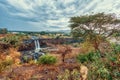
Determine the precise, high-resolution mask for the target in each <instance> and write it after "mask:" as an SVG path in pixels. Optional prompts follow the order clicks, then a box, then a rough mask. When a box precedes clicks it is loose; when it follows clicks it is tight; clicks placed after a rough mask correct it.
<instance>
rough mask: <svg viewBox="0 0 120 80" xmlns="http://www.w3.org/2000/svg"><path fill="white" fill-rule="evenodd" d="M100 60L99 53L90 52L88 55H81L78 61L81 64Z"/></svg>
mask: <svg viewBox="0 0 120 80" xmlns="http://www.w3.org/2000/svg"><path fill="white" fill-rule="evenodd" d="M98 58H100V53H99V52H89V53H87V54H79V55H78V56H77V60H78V61H79V62H81V63H84V62H88V61H91V62H93V61H95V60H97V59H98Z"/></svg>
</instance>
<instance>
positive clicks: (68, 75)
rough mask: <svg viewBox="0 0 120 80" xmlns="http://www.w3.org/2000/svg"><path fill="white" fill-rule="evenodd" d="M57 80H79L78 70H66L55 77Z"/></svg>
mask: <svg viewBox="0 0 120 80" xmlns="http://www.w3.org/2000/svg"><path fill="white" fill-rule="evenodd" d="M57 78H58V80H80V73H79V71H78V70H76V69H73V71H71V72H70V71H69V70H68V69H66V70H65V71H64V72H63V73H61V74H59V75H58V76H57Z"/></svg>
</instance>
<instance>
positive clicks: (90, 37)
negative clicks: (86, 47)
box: [70, 13, 120, 50]
mask: <svg viewBox="0 0 120 80" xmlns="http://www.w3.org/2000/svg"><path fill="white" fill-rule="evenodd" d="M70 23H71V24H70V28H71V33H72V35H73V37H82V38H84V40H85V41H86V40H87V41H90V42H92V43H93V44H94V48H95V49H96V50H99V48H98V46H99V44H100V42H101V41H104V40H105V39H106V38H107V37H109V36H111V35H112V34H114V33H116V32H119V31H120V24H119V23H120V19H117V18H116V16H115V15H113V14H104V13H98V14H94V15H84V16H77V17H71V19H70Z"/></svg>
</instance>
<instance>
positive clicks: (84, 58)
mask: <svg viewBox="0 0 120 80" xmlns="http://www.w3.org/2000/svg"><path fill="white" fill-rule="evenodd" d="M119 53H120V45H115V44H114V48H113V51H112V52H110V53H104V54H105V56H104V57H101V53H100V52H90V53H87V54H79V55H78V56H77V60H78V61H79V62H80V63H81V64H84V65H86V66H87V67H88V69H89V74H88V80H97V79H100V80H118V79H119V78H120V72H119V65H120V63H119V58H120V54H119Z"/></svg>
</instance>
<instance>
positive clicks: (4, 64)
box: [0, 58, 13, 72]
mask: <svg viewBox="0 0 120 80" xmlns="http://www.w3.org/2000/svg"><path fill="white" fill-rule="evenodd" d="M12 64H13V60H12V59H10V58H9V59H8V58H7V59H5V60H3V61H0V72H2V71H4V70H5V69H6V68H7V67H9V66H11V65H12Z"/></svg>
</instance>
